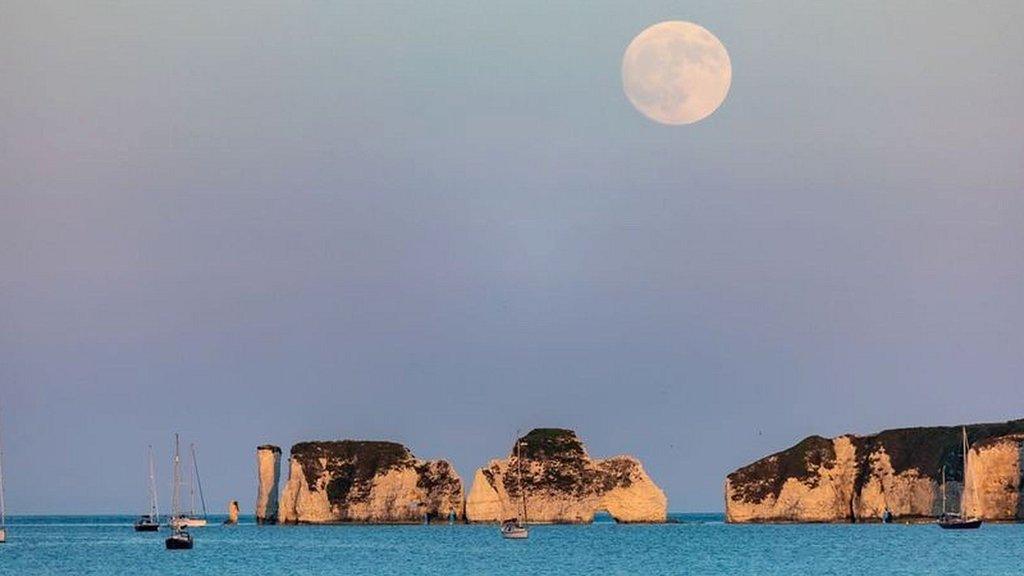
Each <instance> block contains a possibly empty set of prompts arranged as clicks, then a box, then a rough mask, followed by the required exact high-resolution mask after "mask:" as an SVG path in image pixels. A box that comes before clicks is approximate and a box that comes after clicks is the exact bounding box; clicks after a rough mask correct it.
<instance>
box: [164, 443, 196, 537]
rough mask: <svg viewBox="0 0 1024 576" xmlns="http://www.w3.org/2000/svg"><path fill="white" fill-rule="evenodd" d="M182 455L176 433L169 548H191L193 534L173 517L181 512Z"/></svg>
mask: <svg viewBox="0 0 1024 576" xmlns="http://www.w3.org/2000/svg"><path fill="white" fill-rule="evenodd" d="M180 513H181V455H180V452H179V450H178V435H177V434H175V435H174V480H173V481H172V488H171V518H172V521H171V530H173V532H172V533H171V535H170V536H169V537H168V538H167V539H166V540H164V544H165V545H166V546H167V549H168V550H191V549H192V535H191V534H189V533H188V527H187V526H183V525H177V524H175V523H174V521H173V519H174V518H178V517H179V516H180V515H181V514H180Z"/></svg>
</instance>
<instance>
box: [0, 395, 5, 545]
mask: <svg viewBox="0 0 1024 576" xmlns="http://www.w3.org/2000/svg"><path fill="white" fill-rule="evenodd" d="M0 416H2V415H0ZM5 526H7V506H6V504H5V503H4V443H3V438H0V530H3V529H4V527H5ZM0 540H2V539H0Z"/></svg>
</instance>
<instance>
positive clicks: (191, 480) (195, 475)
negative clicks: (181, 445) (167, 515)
mask: <svg viewBox="0 0 1024 576" xmlns="http://www.w3.org/2000/svg"><path fill="white" fill-rule="evenodd" d="M189 457H190V458H191V460H192V466H191V468H192V470H191V474H189V477H188V497H189V513H188V514H187V515H181V516H175V517H174V520H172V521H171V524H172V525H178V526H188V527H190V528H195V527H199V526H206V524H207V519H206V498H205V497H204V496H203V481H202V480H201V479H200V478H199V463H198V461H197V460H196V445H195V444H189ZM196 486H198V487H199V501H200V503H201V504H202V507H203V515H202V516H199V515H198V514H196Z"/></svg>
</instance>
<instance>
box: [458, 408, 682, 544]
mask: <svg viewBox="0 0 1024 576" xmlns="http://www.w3.org/2000/svg"><path fill="white" fill-rule="evenodd" d="M517 443H522V444H521V455H522V484H523V489H524V490H525V491H526V496H527V498H526V520H527V521H528V522H531V523H535V522H546V523H572V524H578V523H589V522H592V521H593V520H594V514H595V513H596V512H598V511H602V510H604V511H607V512H608V513H609V514H610V515H611V516H612V518H614V519H615V520H616V521H618V522H664V521H665V520H666V518H667V512H668V500H667V499H666V498H665V493H664V492H662V491H661V489H660V488H659V487H658V486H657V485H656V484H655V483H654V482H653V481H652V480H651V479H650V477H649V476H648V475H647V473H646V472H645V471H644V468H643V466H642V465H641V464H640V461H639V460H637V459H636V458H633V457H631V456H616V457H614V458H607V459H604V460H598V459H592V458H590V456H589V455H588V454H587V451H586V449H585V448H584V446H583V443H582V442H581V441H580V439H579V437H577V436H576V433H575V432H573V431H572V430H563V429H559V428H538V429H535V430H532V431H530V433H529V434H527V435H526V436H523V437H522V438H519V439H518V441H517ZM518 470H519V462H517V461H516V446H515V445H513V446H512V451H511V453H510V454H509V456H508V458H505V459H503V460H492V461H491V462H490V463H489V464H488V465H487V466H486V467H484V468H481V469H479V470H477V472H476V475H475V476H474V478H473V488H472V490H470V493H469V498H468V499H467V500H466V519H467V520H469V521H470V522H501V521H503V520H506V519H509V518H516V517H519V518H521V517H522V509H523V508H522V507H523V504H522V502H523V499H522V493H521V492H520V486H519V472H518Z"/></svg>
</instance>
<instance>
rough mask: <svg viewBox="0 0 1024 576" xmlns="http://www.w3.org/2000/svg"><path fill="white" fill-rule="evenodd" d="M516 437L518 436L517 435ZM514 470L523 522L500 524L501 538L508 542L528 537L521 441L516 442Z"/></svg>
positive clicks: (514, 520) (515, 521) (511, 519)
mask: <svg viewBox="0 0 1024 576" xmlns="http://www.w3.org/2000/svg"><path fill="white" fill-rule="evenodd" d="M517 436H518V434H517ZM516 470H517V471H518V473H519V496H520V497H521V498H522V502H523V516H522V518H523V520H522V522H520V521H519V518H509V519H508V520H505V521H504V522H502V523H501V536H502V538H507V539H509V540H525V539H526V538H529V537H530V531H529V530H528V529H527V528H526V487H525V486H524V485H523V440H518V439H517V440H516Z"/></svg>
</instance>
